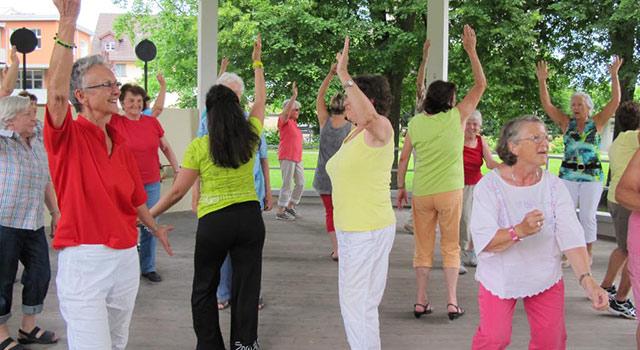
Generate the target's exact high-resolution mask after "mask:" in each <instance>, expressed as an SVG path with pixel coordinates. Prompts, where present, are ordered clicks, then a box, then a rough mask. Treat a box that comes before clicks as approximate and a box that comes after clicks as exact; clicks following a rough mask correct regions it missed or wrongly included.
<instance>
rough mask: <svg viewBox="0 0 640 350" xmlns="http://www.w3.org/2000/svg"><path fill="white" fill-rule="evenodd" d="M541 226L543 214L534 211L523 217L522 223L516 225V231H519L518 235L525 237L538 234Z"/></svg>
mask: <svg viewBox="0 0 640 350" xmlns="http://www.w3.org/2000/svg"><path fill="white" fill-rule="evenodd" d="M543 224H544V214H543V213H542V211H540V210H538V209H534V210H532V211H530V212H528V213H527V214H526V215H525V216H524V219H522V222H520V223H519V224H518V225H516V229H517V230H518V231H519V232H518V233H520V234H523V235H524V237H527V236H531V235H534V234H536V233H538V232H540V230H541V229H542V225H543ZM524 237H520V238H524Z"/></svg>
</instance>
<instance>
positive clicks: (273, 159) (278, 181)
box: [269, 149, 609, 191]
mask: <svg viewBox="0 0 640 350" xmlns="http://www.w3.org/2000/svg"><path fill="white" fill-rule="evenodd" d="M494 158H495V159H496V160H499V159H498V157H497V156H494ZM603 158H604V159H606V157H603ZM561 162H562V161H561V160H560V159H551V160H550V161H549V171H551V173H552V174H558V170H559V169H560V163H561ZM302 163H303V164H304V167H305V169H308V168H315V167H316V164H318V151H317V150H304V151H303V152H302ZM269 166H270V167H271V168H272V169H271V171H270V172H269V174H270V175H271V188H274V189H276V188H280V187H281V186H282V175H281V173H280V169H273V168H280V163H279V162H278V151H277V150H275V149H270V150H269ZM602 168H603V169H604V173H605V175H606V174H607V173H608V172H609V163H608V162H603V163H602ZM409 170H410V171H409V172H408V173H407V178H406V185H407V189H408V190H409V191H411V189H412V188H413V171H412V170H413V161H409ZM487 171H488V169H487V168H486V167H485V166H483V167H482V173H483V174H485V173H486V172H487ZM313 174H314V170H305V171H304V188H305V189H306V190H311V189H313V186H312V183H313Z"/></svg>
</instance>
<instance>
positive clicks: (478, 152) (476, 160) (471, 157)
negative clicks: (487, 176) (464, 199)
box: [462, 135, 484, 186]
mask: <svg viewBox="0 0 640 350" xmlns="http://www.w3.org/2000/svg"><path fill="white" fill-rule="evenodd" d="M482 152H483V149H482V137H481V136H480V135H476V147H467V146H464V151H463V153H462V159H463V163H464V184H465V186H470V185H475V184H477V183H478V181H480V179H481V178H482V172H481V171H480V169H481V168H482V162H483V161H484V160H483V156H482Z"/></svg>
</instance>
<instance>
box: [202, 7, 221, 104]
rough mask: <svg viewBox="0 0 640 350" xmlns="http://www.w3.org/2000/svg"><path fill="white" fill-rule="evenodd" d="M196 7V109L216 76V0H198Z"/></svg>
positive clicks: (203, 99)
mask: <svg viewBox="0 0 640 350" xmlns="http://www.w3.org/2000/svg"><path fill="white" fill-rule="evenodd" d="M199 6H200V7H199V9H198V12H199V13H198V110H199V111H200V112H202V111H203V110H204V108H205V100H206V94H207V91H208V90H209V88H210V87H211V86H212V85H213V84H215V82H216V77H217V76H218V0H200V1H199Z"/></svg>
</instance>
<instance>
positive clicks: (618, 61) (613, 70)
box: [609, 56, 622, 76]
mask: <svg viewBox="0 0 640 350" xmlns="http://www.w3.org/2000/svg"><path fill="white" fill-rule="evenodd" d="M620 66H622V58H620V57H619V56H613V62H612V63H611V65H610V66H609V73H610V74H611V76H614V75H618V71H619V70H620Z"/></svg>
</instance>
